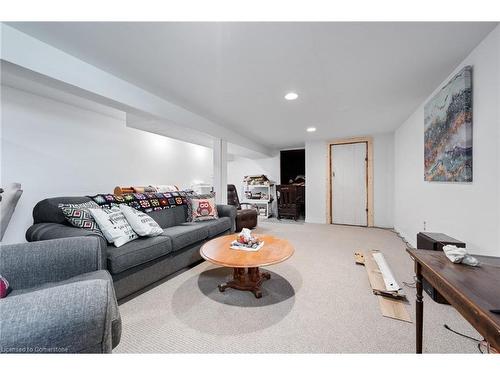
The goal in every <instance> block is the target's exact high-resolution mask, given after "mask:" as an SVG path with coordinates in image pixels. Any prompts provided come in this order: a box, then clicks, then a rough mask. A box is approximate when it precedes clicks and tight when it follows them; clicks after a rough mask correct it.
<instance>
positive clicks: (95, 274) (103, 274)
mask: <svg viewBox="0 0 500 375" xmlns="http://www.w3.org/2000/svg"><path fill="white" fill-rule="evenodd" d="M97 279H100V280H106V281H110V282H111V284H113V280H112V279H111V275H110V274H109V272H108V271H106V270H98V271H92V272H87V273H82V274H80V275H77V276H74V277H70V278H69V279H65V280H62V281H56V282H52V283H43V284H40V285H37V286H35V287H33V288H25V289H16V290H12V291H11V293H9V297H13V296H18V295H20V294H25V293H31V292H35V291H37V290H42V289H48V288H53V287H56V286H60V285H66V284H71V283H77V282H79V281H86V280H97Z"/></svg>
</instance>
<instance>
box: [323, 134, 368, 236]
mask: <svg viewBox="0 0 500 375" xmlns="http://www.w3.org/2000/svg"><path fill="white" fill-rule="evenodd" d="M350 143H366V155H367V159H368V160H367V163H366V169H367V171H366V205H367V207H366V208H367V215H366V218H367V221H366V222H367V224H368V225H367V226H368V227H373V138H372V137H355V138H343V139H334V140H331V141H328V142H327V147H328V150H327V155H328V156H327V158H328V160H327V163H326V166H327V171H326V222H327V223H328V224H333V223H332V218H333V202H332V191H333V180H332V176H331V171H332V146H335V145H344V144H350Z"/></svg>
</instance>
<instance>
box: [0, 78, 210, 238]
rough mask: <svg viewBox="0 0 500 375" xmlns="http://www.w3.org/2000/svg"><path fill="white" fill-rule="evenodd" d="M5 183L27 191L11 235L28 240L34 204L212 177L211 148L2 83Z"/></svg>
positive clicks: (14, 219)
mask: <svg viewBox="0 0 500 375" xmlns="http://www.w3.org/2000/svg"><path fill="white" fill-rule="evenodd" d="M1 104H2V134H1V137H2V139H1V146H2V149H1V159H2V160H1V167H2V170H1V178H2V184H5V183H8V182H20V183H21V184H22V188H23V190H24V193H23V195H22V196H21V199H20V201H19V204H18V206H17V208H16V211H15V213H14V216H13V218H12V221H11V223H10V225H9V228H8V229H7V232H6V234H5V237H4V242H5V243H13V242H22V241H24V233H25V231H26V229H27V228H28V227H29V226H30V225H31V224H32V221H33V220H32V214H31V212H32V209H33V207H34V205H35V204H36V203H37V202H38V201H39V200H41V199H44V198H47V197H54V196H65V195H66V196H77V195H91V194H96V193H107V192H112V191H113V188H114V187H115V186H116V185H145V184H176V185H179V186H181V187H187V186H190V185H191V183H192V182H193V181H194V180H201V181H206V182H211V179H212V175H213V165H212V150H211V149H209V148H206V147H203V146H197V145H193V144H190V143H185V142H181V141H177V140H174V139H171V138H166V137H163V136H160V135H156V134H152V133H147V132H144V131H141V130H137V129H132V128H127V127H126V126H125V120H124V119H118V118H114V117H110V116H106V115H103V114H101V113H96V112H93V111H89V110H86V109H82V108H80V107H77V106H73V105H70V104H65V103H61V102H58V101H55V100H52V99H48V98H45V97H42V96H37V95H33V94H29V93H27V92H24V91H20V90H17V89H13V88H10V87H5V86H2V98H1Z"/></svg>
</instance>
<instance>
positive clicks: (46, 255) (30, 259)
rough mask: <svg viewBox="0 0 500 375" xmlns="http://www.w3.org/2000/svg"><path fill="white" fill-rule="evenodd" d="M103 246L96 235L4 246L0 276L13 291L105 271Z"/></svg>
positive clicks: (1, 249)
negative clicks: (7, 282)
mask: <svg viewBox="0 0 500 375" xmlns="http://www.w3.org/2000/svg"><path fill="white" fill-rule="evenodd" d="M102 268H103V265H102V257H101V244H100V240H99V239H98V238H96V237H95V236H89V237H72V238H61V239H57V240H47V241H38V242H30V243H20V244H13V245H3V246H2V247H1V248H0V274H2V276H4V277H5V278H6V279H7V280H8V281H9V284H10V286H11V287H12V289H26V288H32V287H35V286H38V285H41V284H43V283H48V282H57V281H62V280H66V279H69V278H70V277H74V276H77V275H80V274H83V273H87V272H92V271H97V270H99V269H102Z"/></svg>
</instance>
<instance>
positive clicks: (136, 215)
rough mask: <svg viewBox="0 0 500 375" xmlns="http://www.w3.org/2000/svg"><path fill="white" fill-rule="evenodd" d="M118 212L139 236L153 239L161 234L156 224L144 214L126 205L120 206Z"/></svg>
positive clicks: (161, 230)
mask: <svg viewBox="0 0 500 375" xmlns="http://www.w3.org/2000/svg"><path fill="white" fill-rule="evenodd" d="M120 210H121V211H122V213H123V215H125V218H126V219H127V221H128V223H129V224H130V226H131V227H132V229H133V230H134V232H136V233H137V234H138V235H139V236H148V237H154V236H159V235H160V234H162V233H163V229H161V227H160V226H159V225H158V223H157V222H156V221H154V219H153V218H152V217H151V216H149V215H147V214H145V213H144V212H141V211H138V210H136V209H135V208H132V207H129V206H127V205H126V204H120Z"/></svg>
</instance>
